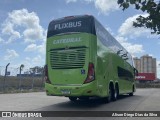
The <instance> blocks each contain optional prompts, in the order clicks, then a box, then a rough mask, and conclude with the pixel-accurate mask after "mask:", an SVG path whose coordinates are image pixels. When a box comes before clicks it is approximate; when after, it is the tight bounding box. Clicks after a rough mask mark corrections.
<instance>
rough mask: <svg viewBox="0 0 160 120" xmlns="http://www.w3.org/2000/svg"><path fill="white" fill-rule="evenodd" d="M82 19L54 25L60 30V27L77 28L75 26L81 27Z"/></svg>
mask: <svg viewBox="0 0 160 120" xmlns="http://www.w3.org/2000/svg"><path fill="white" fill-rule="evenodd" d="M81 25H82V21H75V22H67V23H61V24H56V25H55V26H54V29H55V30H57V29H58V30H60V29H65V28H73V27H74V28H75V27H81Z"/></svg>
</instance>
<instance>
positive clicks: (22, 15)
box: [2, 9, 46, 43]
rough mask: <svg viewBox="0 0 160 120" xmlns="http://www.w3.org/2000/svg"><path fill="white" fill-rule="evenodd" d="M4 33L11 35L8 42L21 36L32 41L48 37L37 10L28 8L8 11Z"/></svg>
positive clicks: (3, 27) (26, 40)
mask: <svg viewBox="0 0 160 120" xmlns="http://www.w3.org/2000/svg"><path fill="white" fill-rule="evenodd" d="M18 30H19V31H21V32H18ZM2 34H4V35H8V36H9V40H8V41H7V42H8V43H10V42H12V41H13V40H17V39H19V38H22V39H24V41H25V42H32V43H33V42H35V41H36V40H44V39H45V38H46V33H45V30H44V29H43V28H42V26H41V25H40V20H39V17H38V16H37V14H36V13H35V12H28V10H27V9H21V10H13V11H12V12H10V13H8V17H7V18H6V20H5V22H4V23H3V25H2Z"/></svg>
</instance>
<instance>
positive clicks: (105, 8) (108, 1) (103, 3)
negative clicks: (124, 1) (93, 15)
mask: <svg viewBox="0 0 160 120" xmlns="http://www.w3.org/2000/svg"><path fill="white" fill-rule="evenodd" d="M77 1H78V0H66V3H71V2H77ZM79 1H80V0H79ZM81 1H84V2H87V3H94V5H95V8H97V9H98V10H99V11H100V13H103V14H109V12H111V11H115V10H118V9H119V6H118V4H117V0H81Z"/></svg>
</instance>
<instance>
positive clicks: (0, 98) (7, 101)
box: [0, 88, 160, 120]
mask: <svg viewBox="0 0 160 120" xmlns="http://www.w3.org/2000/svg"><path fill="white" fill-rule="evenodd" d="M0 111H66V112H70V111H160V89H153V88H150V89H137V91H136V93H135V94H134V96H128V95H124V96H121V98H120V99H118V100H117V101H115V102H111V103H107V104H103V103H101V102H100V101H97V100H94V99H93V100H90V101H77V102H76V103H73V102H70V101H69V99H68V98H65V97H55V96H46V94H45V92H34V93H19V94H0ZM7 119H8V120H11V119H15V120H17V119H25V120H26V119H29V120H39V119H40V120H88V119H91V120H92V119H94V120H103V119H104V120H160V117H54V118H51V117H50V118H0V120H7Z"/></svg>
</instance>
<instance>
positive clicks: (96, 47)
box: [45, 17, 135, 97]
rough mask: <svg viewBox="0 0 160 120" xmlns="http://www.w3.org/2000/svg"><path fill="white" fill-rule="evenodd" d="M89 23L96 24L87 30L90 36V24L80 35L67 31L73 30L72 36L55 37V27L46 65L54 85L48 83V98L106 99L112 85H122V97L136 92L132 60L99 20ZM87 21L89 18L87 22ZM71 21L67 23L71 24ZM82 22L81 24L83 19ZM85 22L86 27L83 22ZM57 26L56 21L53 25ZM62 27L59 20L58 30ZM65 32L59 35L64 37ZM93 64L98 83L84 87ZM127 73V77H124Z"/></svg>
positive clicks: (48, 45) (120, 87) (91, 83)
mask: <svg viewBox="0 0 160 120" xmlns="http://www.w3.org/2000/svg"><path fill="white" fill-rule="evenodd" d="M82 18H84V17H82ZM87 19H88V20H89V21H91V23H89V22H88V23H87V24H91V25H92V24H93V26H92V27H91V31H89V28H87V32H85V31H84V30H85V29H84V28H85V27H86V24H85V26H83V25H82V28H81V29H82V31H79V32H78V28H77V29H75V28H74V31H76V32H75V33H74V31H71V29H69V28H66V30H64V31H65V32H66V31H67V29H69V33H66V34H58V35H53V36H52V32H53V33H54V32H55V31H56V30H52V29H54V26H52V29H50V30H49V35H48V38H47V44H46V64H47V66H48V78H49V80H50V81H51V84H49V83H45V89H46V91H47V95H54V96H76V97H81V96H98V97H106V96H108V90H109V84H110V83H111V82H113V84H114V85H115V84H116V83H118V86H119V93H120V94H124V93H131V92H133V91H132V90H133V85H134V67H133V66H132V60H131V56H130V55H129V54H128V53H127V51H126V50H125V49H124V48H123V47H122V46H121V45H120V44H119V43H118V42H117V41H116V40H115V39H114V38H113V37H112V36H111V35H110V34H109V33H108V32H107V31H106V30H105V29H104V28H103V27H102V26H101V24H100V23H99V22H98V21H97V20H96V19H94V18H93V17H87ZM87 19H86V18H85V19H84V21H87ZM71 20H72V19H71ZM71 20H67V22H68V21H71ZM78 20H80V18H79V17H78ZM64 21H65V20H63V22H64ZM75 21H76V18H74V23H75ZM78 22H79V21H78ZM81 22H82V23H83V20H82V21H81ZM56 23H57V22H55V23H54V21H52V24H53V25H56ZM60 23H61V22H59V20H58V25H57V26H59V27H61V24H60ZM82 23H81V24H82ZM52 24H51V25H52ZM77 25H78V23H77ZM88 27H90V25H88ZM93 28H94V29H95V30H93ZM55 29H56V28H55ZM60 30H61V31H63V30H62V29H60ZM61 31H56V32H57V33H60V32H61ZM56 32H55V33H56ZM72 32H73V33H72ZM106 39H107V40H106ZM121 51H122V52H123V53H126V55H127V57H128V58H127V59H126V60H125V58H123V57H121V55H119V53H120V54H121ZM89 63H93V64H94V70H95V80H94V81H92V82H90V83H85V84H84V81H85V80H86V78H87V74H88V65H89ZM121 69H122V72H121ZM123 71H124V72H126V73H125V74H123ZM127 73H128V75H127ZM134 87H135V85H134Z"/></svg>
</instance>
